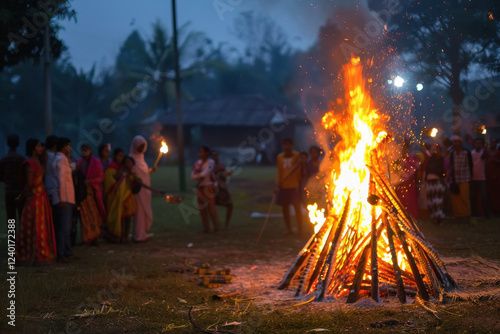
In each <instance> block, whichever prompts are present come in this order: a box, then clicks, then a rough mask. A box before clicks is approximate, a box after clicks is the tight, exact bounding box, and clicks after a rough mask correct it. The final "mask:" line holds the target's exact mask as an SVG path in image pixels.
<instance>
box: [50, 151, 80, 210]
mask: <svg viewBox="0 0 500 334" xmlns="http://www.w3.org/2000/svg"><path fill="white" fill-rule="evenodd" d="M52 168H54V170H55V173H56V191H55V192H54V195H53V196H52V204H54V205H55V204H58V203H61V202H66V203H71V204H75V187H74V186H73V178H72V177H71V167H70V166H69V161H68V158H67V157H66V156H65V155H64V154H62V153H61V152H57V154H56V157H55V159H54V162H53V164H52Z"/></svg>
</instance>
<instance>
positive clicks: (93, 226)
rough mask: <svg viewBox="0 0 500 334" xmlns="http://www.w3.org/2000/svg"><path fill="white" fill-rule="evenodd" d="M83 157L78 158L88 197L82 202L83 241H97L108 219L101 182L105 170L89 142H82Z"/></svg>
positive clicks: (77, 165)
mask: <svg viewBox="0 0 500 334" xmlns="http://www.w3.org/2000/svg"><path fill="white" fill-rule="evenodd" d="M80 149H81V155H82V158H80V159H78V160H76V168H77V169H78V170H80V171H81V172H82V173H83V175H84V176H85V189H86V190H87V197H86V198H85V199H84V200H83V201H82V202H81V203H80V221H81V224H82V242H83V243H85V244H89V243H95V242H96V241H97V239H98V238H99V236H100V235H101V225H102V223H103V222H105V221H106V209H105V208H104V203H103V201H102V191H101V183H102V182H103V181H104V172H103V170H102V165H101V161H100V160H99V159H97V158H95V157H93V156H92V149H91V147H90V145H89V144H82V145H81V147H80Z"/></svg>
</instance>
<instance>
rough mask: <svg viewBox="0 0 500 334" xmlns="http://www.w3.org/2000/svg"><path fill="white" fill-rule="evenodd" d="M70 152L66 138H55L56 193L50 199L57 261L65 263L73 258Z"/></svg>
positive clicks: (72, 187)
mask: <svg viewBox="0 0 500 334" xmlns="http://www.w3.org/2000/svg"><path fill="white" fill-rule="evenodd" d="M70 152H71V141H70V140H69V139H68V138H62V137H59V138H57V154H56V156H55V159H54V162H53V168H54V170H55V173H56V175H57V178H56V185H55V187H56V191H55V192H54V195H53V197H52V205H54V222H55V224H54V225H55V226H54V227H55V232H56V243H57V261H58V262H63V263H67V262H70V259H71V258H72V257H73V251H72V250H71V240H70V234H71V222H72V220H71V217H72V214H73V207H74V205H75V188H74V186H73V178H72V176H71V167H70V165H69V160H68V157H67V156H68V154H69V153H70Z"/></svg>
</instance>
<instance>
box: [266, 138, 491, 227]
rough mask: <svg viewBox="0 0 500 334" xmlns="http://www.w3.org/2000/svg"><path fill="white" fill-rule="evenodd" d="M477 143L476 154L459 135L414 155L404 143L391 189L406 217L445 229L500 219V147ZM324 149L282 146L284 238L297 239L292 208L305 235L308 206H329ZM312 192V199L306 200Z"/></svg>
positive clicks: (279, 182)
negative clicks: (453, 223)
mask: <svg viewBox="0 0 500 334" xmlns="http://www.w3.org/2000/svg"><path fill="white" fill-rule="evenodd" d="M488 144H489V146H488V147H486V143H485V141H484V140H483V139H482V138H477V139H476V140H474V141H473V145H472V146H473V149H472V150H468V149H466V148H465V147H464V145H463V140H462V138H461V137H460V136H456V135H454V136H452V137H451V138H450V139H445V140H443V143H442V144H441V145H440V144H438V143H432V144H431V143H424V144H423V146H422V150H421V152H418V153H412V152H410V142H409V141H408V140H405V141H404V142H403V144H402V148H401V154H400V159H397V160H396V161H394V162H392V163H390V164H389V165H390V167H389V169H390V170H388V171H387V172H388V174H389V175H391V174H392V178H391V179H392V185H393V186H394V188H395V191H396V194H397V195H398V198H399V199H400V201H401V203H402V205H403V206H404V207H405V209H406V210H407V212H408V213H409V214H410V215H411V216H412V217H414V218H415V219H419V218H422V219H427V218H430V219H431V221H432V222H433V223H435V224H442V223H444V222H445V218H446V217H455V218H459V219H460V220H469V218H470V217H475V218H478V217H481V216H482V217H484V218H486V219H488V218H490V216H491V215H492V214H494V215H499V214H500V191H499V190H498V189H500V147H499V142H498V140H496V139H491V140H490V141H489V143H488ZM320 153H321V150H320V148H318V147H316V146H313V147H311V148H310V150H309V154H308V152H300V153H299V152H298V151H294V150H293V141H292V140H291V139H285V140H284V141H283V152H282V153H280V154H279V155H278V157H277V161H276V164H277V177H276V189H275V196H276V203H277V204H278V205H281V207H282V212H283V220H284V222H285V228H286V232H285V234H292V233H293V229H292V227H291V218H290V216H291V214H290V206H292V207H293V208H294V211H295V216H296V220H297V230H298V233H299V234H301V233H302V231H303V224H302V222H303V220H304V213H305V207H306V205H307V204H311V203H318V204H319V206H320V207H324V208H328V205H327V204H326V202H325V196H326V194H325V191H324V186H325V181H324V180H322V179H321V177H314V176H316V175H317V174H318V173H319V166H320ZM315 182H316V183H318V182H319V184H314V183H315ZM306 193H307V195H306Z"/></svg>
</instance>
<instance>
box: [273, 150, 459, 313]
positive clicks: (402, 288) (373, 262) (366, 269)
mask: <svg viewBox="0 0 500 334" xmlns="http://www.w3.org/2000/svg"><path fill="white" fill-rule="evenodd" d="M379 160H380V157H379V154H378V152H377V149H373V150H372V151H371V152H370V161H369V163H367V168H368V170H369V172H370V183H369V194H370V195H369V197H368V198H367V199H366V200H367V201H368V203H369V204H370V205H371V217H369V219H371V227H370V230H369V231H368V232H366V231H364V232H362V231H360V229H359V224H360V220H361V219H362V217H361V215H362V210H361V205H360V203H352V200H351V194H348V196H347V200H346V201H345V204H344V206H343V209H342V213H341V214H340V215H337V216H333V215H329V216H328V217H327V220H326V221H325V223H324V224H323V225H322V226H321V228H320V229H319V230H318V231H317V232H316V233H315V234H314V235H313V236H312V237H311V238H310V239H309V241H308V242H307V244H306V246H305V247H304V248H303V249H302V250H301V251H300V252H299V254H298V256H297V258H296V259H295V261H294V262H293V264H292V266H291V267H290V268H289V269H288V271H287V272H286V273H285V275H284V277H283V279H282V281H281V283H280V285H279V287H278V289H286V288H291V287H296V289H297V290H296V296H299V295H301V294H305V295H310V294H315V295H316V299H315V300H318V301H321V300H323V299H324V298H325V297H326V296H332V297H334V298H340V297H342V296H344V297H345V296H347V299H346V302H347V303H354V302H356V301H357V300H358V299H359V297H360V296H361V295H368V296H371V298H372V299H373V300H375V301H376V302H380V295H381V292H384V293H386V292H395V293H396V295H397V297H398V299H399V301H400V302H401V303H406V300H407V295H415V294H418V296H419V297H420V298H421V299H423V300H430V299H431V298H434V299H436V300H439V301H442V300H443V297H444V294H445V292H449V291H452V290H454V289H455V288H456V284H455V282H454V281H453V279H452V278H451V276H450V275H449V274H448V272H447V271H446V268H445V266H444V264H443V262H442V261H441V260H440V258H439V255H438V253H437V252H436V251H435V250H434V248H433V247H432V246H431V245H430V244H429V242H427V241H426V240H425V238H424V236H423V234H422V232H421V231H420V230H419V228H418V227H417V224H416V221H415V220H414V219H413V218H412V217H411V216H410V215H409V214H408V213H407V212H406V211H405V209H404V207H403V205H402V204H401V202H400V200H399V199H398V197H397V195H396V193H395V192H394V190H393V189H392V187H391V184H390V182H389V180H388V179H387V177H386V175H385V173H384V171H383V170H382V168H381V167H380V166H382V164H381V162H380V161H379ZM377 208H379V209H377ZM381 290H383V291H381Z"/></svg>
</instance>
